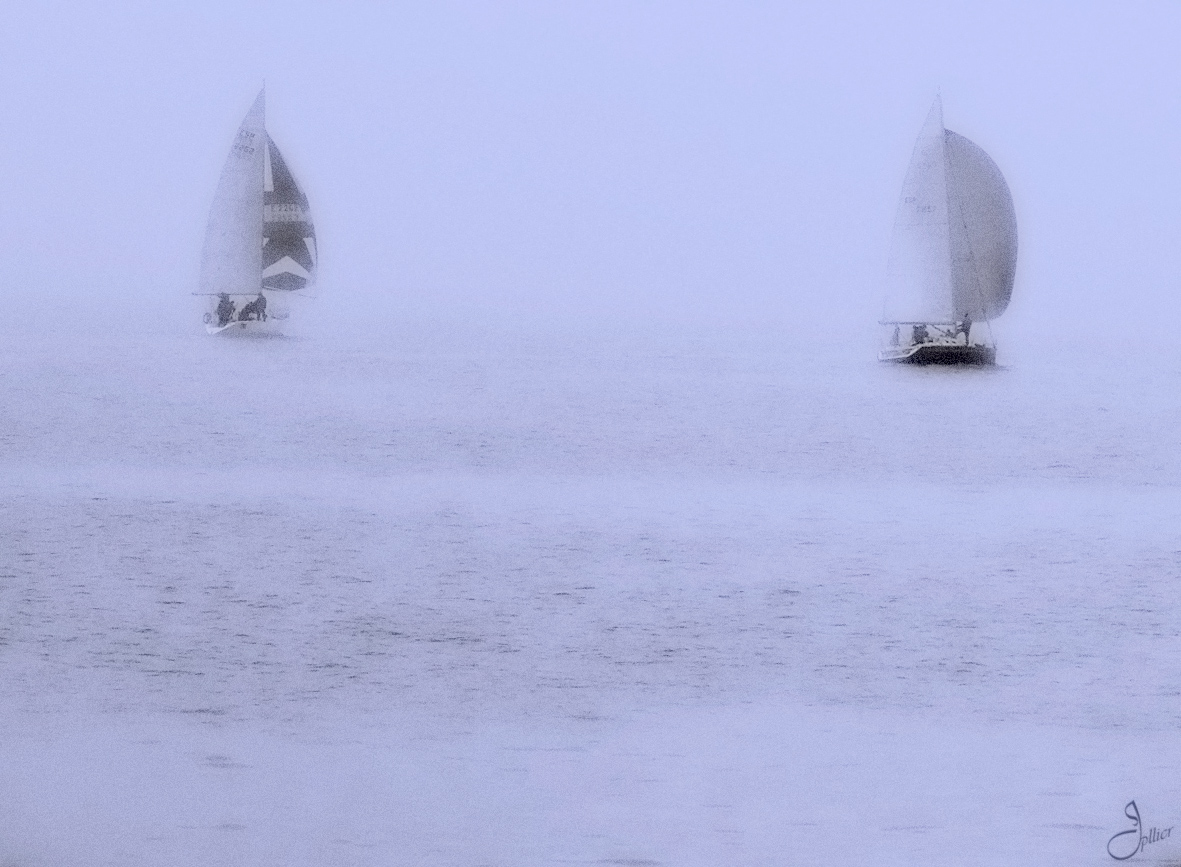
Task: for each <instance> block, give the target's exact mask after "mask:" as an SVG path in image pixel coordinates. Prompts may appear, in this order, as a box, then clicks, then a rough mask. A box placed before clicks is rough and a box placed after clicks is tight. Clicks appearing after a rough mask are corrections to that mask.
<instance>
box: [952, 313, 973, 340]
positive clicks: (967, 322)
mask: <svg viewBox="0 0 1181 867" xmlns="http://www.w3.org/2000/svg"><path fill="white" fill-rule="evenodd" d="M959 330H960V332H962V333H963V335H964V346H971V345H972V320H971V319H970V318H969V317H967V316H965V317H964V321H963V322H961V323H960V328H959ZM956 337H959V334H958V333H957V334H956Z"/></svg>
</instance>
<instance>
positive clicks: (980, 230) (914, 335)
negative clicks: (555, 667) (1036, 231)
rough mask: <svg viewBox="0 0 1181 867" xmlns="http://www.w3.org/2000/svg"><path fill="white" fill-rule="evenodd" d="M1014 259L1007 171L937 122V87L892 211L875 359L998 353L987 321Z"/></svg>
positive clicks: (1002, 298) (1003, 299)
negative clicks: (879, 343) (880, 335)
mask: <svg viewBox="0 0 1181 867" xmlns="http://www.w3.org/2000/svg"><path fill="white" fill-rule="evenodd" d="M1016 267H1017V218H1016V215H1015V213H1014V211H1013V199H1012V196H1010V194H1009V187H1008V185H1007V184H1006V183H1005V178H1004V176H1003V175H1002V174H1001V171H1000V169H998V168H997V166H996V163H994V162H993V161H992V159H991V158H990V157H989V156H988V154H986V153H985V152H984V151H983V150H982V149H981V148H980V147H978V146H977V145H976V144H974V143H973V142H971V141H969V140H968V139H966V138H964V137H963V136H962V135H959V134H957V133H954V132H952V131H951V130H948V129H945V128H944V126H943V103H942V101H941V99H940V98H939V97H936V98H935V104H934V105H932V106H931V111H930V113H929V114H928V115H927V120H926V123H924V124H923V129H922V132H920V133H919V138H918V141H917V142H916V143H915V146H914V153H913V155H912V156H911V160H910V167H909V169H907V172H906V181H905V182H904V183H903V185H902V196H901V199H900V201H899V203H898V212H897V216H896V218H895V220H894V236H893V239H892V242H891V248H890V263H889V268H888V273H887V291H886V308H885V315H884V316H883V318H882V322H881V324H882V326H883V327H884V329H883V340H882V344H883V345H882V349H881V351H880V353H879V354H878V357H879V359H881V360H882V361H894V362H908V363H912V364H993V363H995V361H996V342H995V340H994V339H993V336H992V328H991V325H990V321H991V320H992V319H995V318H996V317H998V316H1000V315H1001V314H1002V313H1003V312H1004V311H1005V308H1006V307H1008V305H1009V298H1010V297H1011V296H1012V294H1013V277H1014V274H1015V272H1016Z"/></svg>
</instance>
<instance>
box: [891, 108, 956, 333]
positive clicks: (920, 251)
mask: <svg viewBox="0 0 1181 867" xmlns="http://www.w3.org/2000/svg"><path fill="white" fill-rule="evenodd" d="M944 138H945V137H944V129H943V104H942V102H941V101H940V100H939V98H938V97H936V99H935V104H934V105H932V106H931V111H930V113H928V115H927V120H926V122H925V123H924V124H923V129H922V132H920V133H919V139H918V141H917V142H915V146H914V153H913V154H912V155H911V158H910V167H909V168H908V169H907V171H906V180H905V181H904V182H903V184H902V197H901V199H900V200H899V202H898V211H897V214H896V216H895V218H894V235H893V238H892V240H891V244H890V263H889V268H888V270H887V276H886V280H887V284H886V311H885V313H886V315H885V318H886V319H887V320H889V321H894V322H948V321H950V320H951V319H952V314H953V310H952V299H951V237H950V232H949V229H948V214H947V172H946V159H945V157H944V150H945V144H944Z"/></svg>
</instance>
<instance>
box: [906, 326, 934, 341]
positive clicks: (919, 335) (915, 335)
mask: <svg viewBox="0 0 1181 867" xmlns="http://www.w3.org/2000/svg"><path fill="white" fill-rule="evenodd" d="M928 339H930V335H929V334H928V333H927V326H926V325H923V324H922V323H921V322H920V323H919V324H918V325H915V326H913V327H911V329H910V342H911V343H913V344H916V345H917V344H919V343H926V342H927V340H928Z"/></svg>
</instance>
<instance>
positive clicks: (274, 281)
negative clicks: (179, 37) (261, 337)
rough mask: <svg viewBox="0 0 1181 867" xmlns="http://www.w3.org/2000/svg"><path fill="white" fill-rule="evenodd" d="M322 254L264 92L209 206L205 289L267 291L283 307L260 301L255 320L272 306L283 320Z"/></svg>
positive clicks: (203, 259) (236, 142) (245, 123)
mask: <svg viewBox="0 0 1181 867" xmlns="http://www.w3.org/2000/svg"><path fill="white" fill-rule="evenodd" d="M316 259H317V251H316V230H315V228H314V226H313V225H312V217H311V213H310V211H309V210H308V199H307V196H306V195H304V192H303V190H301V189H300V187H299V184H298V183H297V182H296V180H295V176H294V175H293V174H292V173H291V169H290V168H288V166H287V162H286V161H285V160H284V159H283V155H282V154H281V153H280V152H279V148H278V147H277V146H276V145H275V143H274V141H272V140H271V137H270V136H269V135H268V134H267V131H266V95H265V91H263V92H260V93H259V95H258V98H257V99H255V101H254V105H253V106H251V108H250V111H249V112H247V114H246V119H245V120H243V121H242V126H241V127H239V129H238V134H237V136H235V138H234V144H233V147H231V148H230V153H229V156H228V157H227V158H226V162H225V166H224V167H223V168H222V172H221V179H220V180H219V181H218V185H217V193H216V195H215V196H214V199H213V206H212V207H211V208H210V210H209V223H208V226H207V227H206V230H205V246H204V249H203V252H202V257H201V294H204V295H209V296H216V295H218V294H220V293H226V294H228V295H233V296H243V295H247V296H249V295H255V294H256V293H259V292H263V291H264V290H265V293H266V295H267V296H268V298H269V299H270V301H272V302H277V304H274V305H272V306H270V307H267V306H265V305H264V306H262V308H261V309H260V310H259V311H258V313H257V315H256V316H255V318H256V319H257V320H258V321H264V320H265V319H266V318H267V317H266V316H265V315H264V314H265V313H266V311H267V310H270V312H271V317H270V318H278V319H283V318H286V315H287V310H286V303H285V301H284V296H289V295H290V294H291V293H292V292H293V291H296V290H300V289H303V288H305V287H306V286H307V285H308V284H309V283H311V282H312V280H313V277H314V275H315V270H316ZM259 303H260V304H262V302H259ZM240 318H241V317H240ZM207 321H208V320H207ZM219 324H220V323H219Z"/></svg>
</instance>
